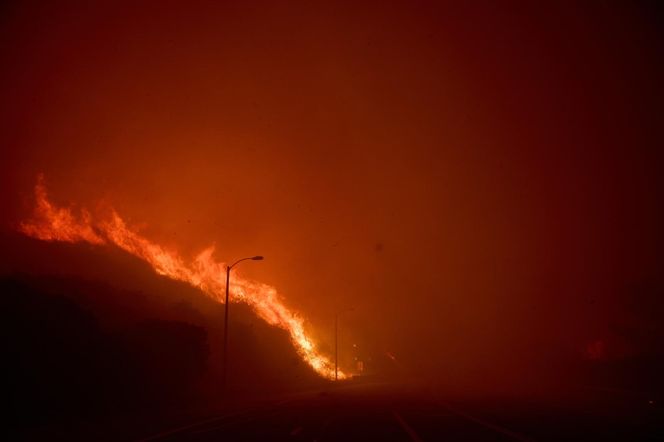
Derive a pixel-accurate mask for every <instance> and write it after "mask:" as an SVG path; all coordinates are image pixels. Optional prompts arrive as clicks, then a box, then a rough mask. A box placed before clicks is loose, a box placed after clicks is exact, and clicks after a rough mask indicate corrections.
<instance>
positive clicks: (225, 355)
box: [221, 256, 263, 390]
mask: <svg viewBox="0 0 664 442" xmlns="http://www.w3.org/2000/svg"><path fill="white" fill-rule="evenodd" d="M248 259H251V260H253V261H261V260H263V257H262V256H251V257H249V258H242V259H238V260H237V261H235V262H234V263H233V264H231V265H229V266H227V267H226V300H225V302H224V352H223V358H224V359H223V365H222V372H221V373H222V374H221V387H222V389H224V390H225V389H226V372H227V370H228V288H229V283H230V279H231V269H232V268H233V267H235V265H237V264H238V263H240V262H242V261H246V260H248Z"/></svg>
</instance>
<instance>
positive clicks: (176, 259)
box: [19, 177, 347, 379]
mask: <svg viewBox="0 0 664 442" xmlns="http://www.w3.org/2000/svg"><path fill="white" fill-rule="evenodd" d="M35 198H36V205H35V209H34V214H33V217H32V218H31V219H30V220H28V221H25V222H23V223H21V224H20V225H19V230H20V231H21V232H23V233H24V234H26V235H28V236H31V237H34V238H37V239H41V240H45V241H65V242H88V243H92V244H98V245H101V244H113V245H115V246H117V247H119V248H121V249H123V250H125V251H127V252H129V253H131V254H132V255H135V256H137V257H139V258H141V259H143V260H145V261H147V262H148V263H149V264H150V265H151V266H152V267H153V268H154V270H155V271H156V272H157V273H159V274H160V275H164V276H167V277H169V278H172V279H175V280H178V281H184V282H187V283H189V284H191V285H193V286H194V287H198V288H199V289H201V290H202V291H203V292H204V293H206V294H207V295H208V296H210V297H211V298H213V299H214V300H216V301H218V302H221V303H223V302H224V294H225V290H226V266H225V264H224V263H221V262H217V261H215V260H214V259H213V258H212V254H213V252H214V247H209V248H207V249H205V250H203V251H202V252H201V253H199V254H198V256H197V257H196V258H195V259H194V260H193V262H191V263H187V262H185V260H184V259H183V258H182V257H181V256H179V255H178V254H177V253H176V252H173V251H170V250H166V249H164V248H163V247H162V246H160V245H159V244H156V243H153V242H151V241H149V240H148V239H146V238H144V237H143V236H141V235H140V234H139V233H138V232H137V231H135V230H132V229H131V228H129V227H127V225H126V224H125V222H124V220H123V219H122V218H121V217H120V216H119V215H118V214H117V213H116V212H115V211H113V212H112V214H111V216H110V219H107V220H103V221H95V220H93V218H92V216H91V215H90V213H89V212H88V211H86V210H82V211H81V215H80V216H79V217H77V216H75V215H74V214H73V213H72V210H71V209H67V208H61V207H55V206H54V205H53V204H52V203H51V202H50V201H49V200H48V196H47V193H46V187H45V185H44V180H43V178H42V177H39V180H38V181H37V185H36V186H35ZM229 297H230V300H231V301H233V302H244V303H246V304H248V305H250V306H251V307H252V308H253V309H254V311H255V312H256V314H257V315H258V316H260V317H261V318H262V319H263V320H265V321H266V322H267V323H268V324H271V325H274V326H277V327H281V328H283V329H285V330H286V331H288V333H289V334H290V338H291V341H292V342H293V345H294V346H295V349H296V350H297V352H298V353H299V355H300V356H301V357H302V359H304V361H306V362H307V363H308V364H309V365H310V366H311V367H312V368H313V369H314V370H315V371H316V372H317V373H318V374H319V375H321V376H323V377H325V378H328V379H334V364H333V363H332V362H331V361H330V359H329V358H327V357H325V356H324V355H322V354H320V352H319V351H318V350H317V349H316V346H315V345H314V343H313V342H312V341H311V339H309V338H308V337H307V334H306V332H305V330H304V321H303V319H302V318H301V317H300V316H298V315H297V314H296V313H294V312H293V311H291V310H289V309H288V308H287V307H286V306H285V305H284V304H283V302H282V300H281V298H280V296H279V294H278V293H277V291H276V289H275V288H274V287H271V286H269V285H266V284H262V283H260V282H256V281H251V280H249V279H245V278H242V277H241V276H238V275H234V276H233V284H232V285H231V287H230V293H229ZM346 377H347V375H346V374H345V373H343V372H341V371H340V372H339V378H340V379H344V378H346Z"/></svg>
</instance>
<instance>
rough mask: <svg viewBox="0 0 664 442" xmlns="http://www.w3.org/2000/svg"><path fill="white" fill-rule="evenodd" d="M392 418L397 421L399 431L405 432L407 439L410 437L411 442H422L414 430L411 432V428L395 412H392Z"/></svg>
mask: <svg viewBox="0 0 664 442" xmlns="http://www.w3.org/2000/svg"><path fill="white" fill-rule="evenodd" d="M392 416H394V419H395V420H396V421H397V423H398V424H399V426H401V429H403V431H405V432H406V434H407V435H408V437H410V440H411V441H412V442H422V439H420V437H419V436H418V435H417V433H416V432H415V430H413V427H411V426H410V425H408V422H406V421H405V420H404V418H402V417H401V415H400V414H399V413H397V412H396V411H395V410H392Z"/></svg>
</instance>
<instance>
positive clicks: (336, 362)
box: [334, 308, 353, 382]
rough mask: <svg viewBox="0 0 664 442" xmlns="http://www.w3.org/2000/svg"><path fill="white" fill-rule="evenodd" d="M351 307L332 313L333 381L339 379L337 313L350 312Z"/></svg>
mask: <svg viewBox="0 0 664 442" xmlns="http://www.w3.org/2000/svg"><path fill="white" fill-rule="evenodd" d="M352 311H353V309H352V308H347V309H345V310H341V311H338V312H337V313H335V315H334V381H335V382H336V381H338V380H339V315H340V314H342V313H346V312H352Z"/></svg>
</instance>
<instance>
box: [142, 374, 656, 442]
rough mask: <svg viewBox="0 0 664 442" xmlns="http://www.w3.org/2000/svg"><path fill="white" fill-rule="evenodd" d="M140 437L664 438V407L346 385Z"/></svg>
mask: <svg viewBox="0 0 664 442" xmlns="http://www.w3.org/2000/svg"><path fill="white" fill-rule="evenodd" d="M142 440H146V441H147V440H154V441H185V440H186V441H221V440H223V441H231V440H262V441H275V440H278V441H282V440H283V441H292V442H296V441H321V442H322V441H456V440H458V441H497V440H505V441H509V440H511V441H515V440H516V441H567V440H579V441H588V440H625V441H637V440H664V410H663V409H662V407H661V405H660V404H659V403H657V401H655V400H654V399H648V398H647V397H644V396H643V395H639V394H629V392H627V393H625V392H620V391H601V390H594V389H579V391H578V392H575V393H574V394H572V395H570V394H561V395H560V396H559V397H556V398H551V397H547V398H546V399H543V398H537V397H535V396H523V397H519V398H517V397H511V398H507V397H504V396H503V397H493V398H487V397H483V398H481V399H480V398H477V399H468V398H466V399H453V398H452V397H450V396H446V395H444V394H442V393H440V392H436V391H435V390H433V389H431V388H423V387H418V388H416V387H413V386H411V387H394V386H389V385H386V384H370V385H367V384H364V385H345V386H341V387H338V388H330V389H327V390H324V391H315V392H310V393H305V394H300V395H297V396H291V397H288V398H285V399H280V400H271V401H262V402H260V403H258V404H253V405H246V406H244V407H239V408H237V409H235V410H233V411H228V412H224V413H219V414H217V415H213V416H208V417H206V418H205V419H202V420H198V421H193V422H190V423H187V424H185V425H180V426H176V427H174V428H164V429H163V431H160V432H157V433H155V434H152V435H149V436H147V437H145V438H143V439H142Z"/></svg>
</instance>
